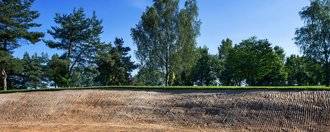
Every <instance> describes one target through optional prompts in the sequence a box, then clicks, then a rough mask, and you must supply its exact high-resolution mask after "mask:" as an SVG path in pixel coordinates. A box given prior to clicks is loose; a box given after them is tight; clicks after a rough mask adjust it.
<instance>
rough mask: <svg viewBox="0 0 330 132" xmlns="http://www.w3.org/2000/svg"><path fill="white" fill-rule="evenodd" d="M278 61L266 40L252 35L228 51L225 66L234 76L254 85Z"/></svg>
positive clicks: (271, 69) (268, 72)
mask: <svg viewBox="0 0 330 132" xmlns="http://www.w3.org/2000/svg"><path fill="white" fill-rule="evenodd" d="M278 61H279V59H278V56H277V55H276V53H275V52H274V51H273V49H272V47H271V44H270V43H269V42H268V41H267V40H257V38H256V37H252V38H250V39H247V40H243V41H242V42H241V43H240V44H238V45H236V46H235V47H234V49H233V50H231V51H230V52H229V55H228V61H227V63H226V67H228V69H229V70H230V71H233V75H234V78H236V79H237V80H239V81H243V80H246V82H247V84H248V85H250V86H254V85H258V83H260V80H263V79H264V77H265V76H267V75H269V74H270V73H271V72H272V71H273V69H275V68H276V63H277V62H278Z"/></svg>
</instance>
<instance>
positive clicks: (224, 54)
mask: <svg viewBox="0 0 330 132" xmlns="http://www.w3.org/2000/svg"><path fill="white" fill-rule="evenodd" d="M232 49H233V41H232V40H230V39H229V38H227V39H225V40H222V41H221V45H220V46H219V47H218V59H219V61H220V64H219V65H220V66H219V67H221V68H222V70H221V71H219V72H218V74H217V76H218V78H219V79H220V82H221V84H222V85H227V86H229V85H233V84H232V79H233V72H232V71H230V69H229V68H228V66H226V63H227V61H228V55H229V52H230V51H231V50H232Z"/></svg>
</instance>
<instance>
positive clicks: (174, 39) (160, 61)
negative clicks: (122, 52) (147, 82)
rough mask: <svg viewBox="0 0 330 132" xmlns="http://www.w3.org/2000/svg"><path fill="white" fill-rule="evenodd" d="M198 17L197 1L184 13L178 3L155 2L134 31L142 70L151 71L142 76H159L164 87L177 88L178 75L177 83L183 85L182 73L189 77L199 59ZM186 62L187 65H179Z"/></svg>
mask: <svg viewBox="0 0 330 132" xmlns="http://www.w3.org/2000/svg"><path fill="white" fill-rule="evenodd" d="M197 16H198V8H197V5H196V1H195V0H187V1H186V3H185V7H184V9H182V10H181V11H180V10H179V1H178V0H161V1H159V0H154V4H153V6H151V7H148V8H147V10H146V11H145V12H144V13H143V14H142V16H141V21H140V22H139V24H137V25H136V27H135V28H132V29H131V36H132V38H133V40H134V43H135V44H136V45H137V52H136V56H137V58H138V59H139V60H140V62H141V67H144V68H146V69H152V70H148V71H149V72H140V73H141V74H142V73H148V74H154V75H156V74H159V73H160V74H162V77H163V78H164V79H160V80H164V83H163V84H164V85H169V84H174V80H175V77H176V75H178V76H179V81H178V83H179V84H184V82H185V80H183V79H182V77H180V76H181V75H183V74H182V73H183V72H187V73H188V74H189V72H190V71H189V70H190V68H191V66H192V65H193V64H194V63H195V62H196V59H197V58H196V54H195V50H196V37H197V36H198V35H199V27H200V21H199V20H198V19H197ZM183 60H184V61H185V62H187V63H179V62H181V61H183ZM151 72H154V73H151ZM142 76H144V75H141V76H140V77H142ZM148 76H149V75H148Z"/></svg>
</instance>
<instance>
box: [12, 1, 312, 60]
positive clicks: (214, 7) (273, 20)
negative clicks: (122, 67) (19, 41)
mask: <svg viewBox="0 0 330 132" xmlns="http://www.w3.org/2000/svg"><path fill="white" fill-rule="evenodd" d="M181 2H182V3H183V2H184V1H183V0H181ZM197 2H198V7H199V18H200V19H201V21H202V25H201V35H200V36H199V37H198V39H197V43H198V46H204V45H205V46H207V47H208V48H209V49H210V52H211V53H212V54H216V53H217V47H218V46H219V44H220V42H221V40H222V39H225V38H230V39H232V40H233V42H234V43H235V44H237V43H239V42H241V40H243V39H247V38H249V37H251V36H257V37H258V38H260V39H268V40H269V41H270V42H271V43H272V44H273V45H279V46H281V47H283V48H284V50H285V52H286V55H287V56H288V55H290V54H299V49H298V47H297V46H295V45H294V40H293V38H294V32H295V29H296V28H299V27H301V26H302V25H303V22H302V21H301V19H300V17H299V15H298V12H299V11H300V10H301V9H302V8H303V7H305V6H307V5H308V4H309V0H197ZM151 4H152V0H36V1H35V3H34V4H33V6H32V9H34V10H37V11H39V12H40V15H41V16H40V17H39V18H38V19H37V20H36V22H38V23H41V24H42V26H41V27H39V28H34V29H33V30H37V31H42V32H47V29H50V27H51V26H55V25H56V24H55V23H54V16H55V13H61V14H63V13H64V14H67V13H71V12H72V10H73V9H74V8H79V7H83V8H84V9H85V13H86V14H87V16H90V15H91V14H92V12H93V11H96V15H97V16H98V18H99V19H102V20H103V24H102V25H103V27H104V28H103V30H104V32H103V34H102V35H101V38H102V41H105V42H112V41H113V40H114V39H115V37H121V38H123V39H124V41H125V46H129V47H131V49H133V50H135V49H136V48H135V46H134V45H133V41H132V38H131V36H130V29H131V28H132V27H135V24H137V23H138V22H139V21H140V17H141V14H142V12H143V11H145V8H146V6H150V5H151ZM45 39H52V37H51V36H50V35H49V34H46V36H45ZM25 52H28V53H30V54H33V53H38V54H40V53H41V52H47V53H48V54H49V55H50V56H51V55H53V54H54V53H60V54H61V53H62V51H58V50H56V49H49V48H48V47H47V46H46V45H45V44H44V43H43V42H39V43H37V44H36V45H32V44H23V46H21V47H19V48H17V49H16V50H15V51H14V56H15V57H19V58H21V57H22V56H23V54H24V53H25ZM131 54H132V56H134V55H133V51H132V52H131ZM133 58H134V57H133ZM134 59H135V58H134Z"/></svg>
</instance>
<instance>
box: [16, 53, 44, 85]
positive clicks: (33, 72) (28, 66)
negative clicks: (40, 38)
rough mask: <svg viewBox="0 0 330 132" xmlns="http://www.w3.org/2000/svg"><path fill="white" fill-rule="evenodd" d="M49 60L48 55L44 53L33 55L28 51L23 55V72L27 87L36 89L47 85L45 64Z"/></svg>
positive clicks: (24, 82)
mask: <svg viewBox="0 0 330 132" xmlns="http://www.w3.org/2000/svg"><path fill="white" fill-rule="evenodd" d="M47 61H48V55H47V54H44V53H43V54H42V55H41V56H38V55H37V54H34V55H32V56H31V57H30V55H29V54H28V53H25V54H24V55H23V59H22V63H23V67H24V69H23V72H22V73H21V74H22V77H23V84H24V86H25V87H27V88H35V89H36V88H41V87H46V86H47V84H46V80H45V79H46V76H45V71H46V69H45V68H46V67H45V64H47Z"/></svg>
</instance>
